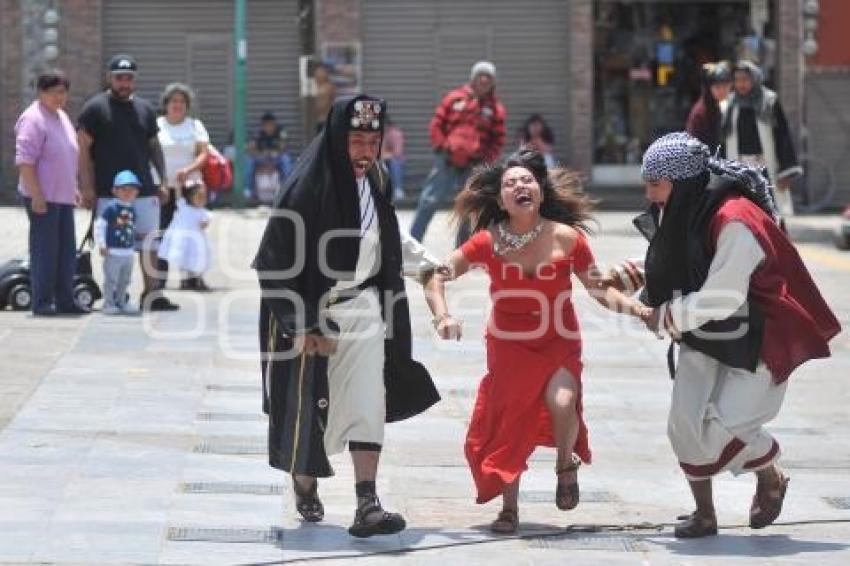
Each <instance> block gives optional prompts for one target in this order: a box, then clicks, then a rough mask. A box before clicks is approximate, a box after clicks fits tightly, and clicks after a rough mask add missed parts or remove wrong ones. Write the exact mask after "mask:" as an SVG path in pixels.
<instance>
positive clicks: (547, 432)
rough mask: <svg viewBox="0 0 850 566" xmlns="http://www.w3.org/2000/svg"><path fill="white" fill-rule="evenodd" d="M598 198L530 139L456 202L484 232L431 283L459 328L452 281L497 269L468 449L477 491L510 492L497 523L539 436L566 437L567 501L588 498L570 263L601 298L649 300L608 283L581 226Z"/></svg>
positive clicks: (507, 511) (561, 461) (455, 330)
mask: <svg viewBox="0 0 850 566" xmlns="http://www.w3.org/2000/svg"><path fill="white" fill-rule="evenodd" d="M589 211H590V201H589V200H588V199H587V197H585V196H583V195H582V193H581V188H580V185H579V183H578V178H577V176H576V175H575V174H573V173H571V172H569V171H567V170H565V169H560V168H554V169H551V170H547V168H546V165H545V162H544V159H543V156H542V155H541V154H540V153H538V152H536V151H534V150H530V149H523V150H520V151H519V152H517V153H516V154H514V155H513V156H511V157H510V158H508V160H507V161H506V162H505V163H504V164H503V165H500V166H494V167H485V168H480V169H478V170H477V171H476V172H474V173H473V175H472V176H471V177H470V179H469V181H468V182H467V184H466V187H465V188H464V190H463V191H462V192H461V194H460V195H459V197H458V199H457V202H456V205H455V212H456V214H457V216H458V217H459V218H461V219H463V218H470V219H471V220H472V223H473V225H474V226H475V231H476V233H475V235H474V236H473V237H472V238H471V239H470V240H469V241H467V242H466V243H465V244H464V245H463V246H462V247H461V248H459V249H457V250H456V251H455V252H454V253H453V254H452V256H451V257H450V259H449V265H450V268H451V275H436V276H435V277H434V279H433V284H432V285H431V287H430V293H428V303H429V306H430V307H431V311H432V312H433V314H434V325H435V327H436V329H437V332H438V333H439V335H440V336H441V337H442V338H444V339H460V334H461V326H460V321H458V320H456V319H455V318H453V317H452V316H451V315H450V314H449V312H448V308H447V305H446V300H445V287H444V281H445V280H447V279H451V278H457V277H460V276H461V275H463V274H464V273H466V272H467V271H468V270H469V269H470V268H471V267H473V266H477V267H483V268H484V269H486V270H487V272H488V274H489V276H490V296H491V299H492V301H493V310H492V315H491V318H490V321H489V322H488V326H487V332H486V344H487V374H486V375H485V376H484V378H483V379H482V381H481V385H480V386H479V390H478V397H477V399H476V402H475V409H474V411H473V414H472V420H471V422H470V425H469V431H468V432H467V437H466V445H465V452H466V458H467V461H468V463H469V466H470V469H471V471H472V476H473V478H474V480H475V485H476V488H477V490H478V497H477V499H476V501H477V502H478V503H485V502H487V501H490V500H491V499H493V498H495V497H497V496H499V495H501V496H502V501H503V508H502V511H501V512H500V513H499V516H498V518H497V519H496V520H495V521H494V522H493V524H492V525H491V528H492V530H493V531H494V532H497V533H503V534H509V533H513V532H516V530H517V528H518V526H519V518H518V509H517V499H518V495H519V480H520V476H521V475H522V473H523V472H524V471H525V470H526V469H527V467H528V466H527V460H528V458H529V456H531V453H532V452H533V451H534V449H535V448H536V447H537V446H549V447H555V448H557V463H556V467H555V473H556V475H557V487H556V492H555V502H556V505H557V506H558V508H559V509H562V510H569V509H573V508H574V507H575V506H576V505H578V502H579V489H578V481H577V470H578V466H579V465H580V464H581V462H586V463H589V462H590V458H591V456H590V446H589V444H588V437H587V427H586V426H585V422H584V419H583V416H582V399H581V391H582V388H581V370H582V363H581V335H580V331H579V325H578V320H577V319H576V315H575V312H574V310H573V304H572V301H571V293H572V283H571V280H570V279H571V278H570V276H571V274H575V275H576V276H577V277H578V279H579V280H580V281H581V282H582V284H583V285H584V286H585V287H586V288H587V289H588V290H589V291H591V295H593V296H594V298H596V299H597V300H598V301H599V302H600V303H601V304H603V305H604V306H606V307H608V308H610V309H612V310H616V311H618V312H628V313H630V314H632V315H634V316H640V314H642V313H644V311H645V307H643V306H642V305H641V304H640V303H638V302H635V301H633V300H632V299H630V298H628V297H626V296H625V295H622V294H621V293H619V291H616V290H615V289H613V288H603V287H602V286H601V285H599V278H598V277H597V276H596V270H595V265H594V260H593V254H592V253H591V251H590V247H589V246H588V243H587V239H586V238H585V235H584V233H585V232H587V231H588V229H587V226H586V223H587V221H588V220H590V215H589Z"/></svg>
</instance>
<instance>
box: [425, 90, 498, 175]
mask: <svg viewBox="0 0 850 566" xmlns="http://www.w3.org/2000/svg"><path fill="white" fill-rule="evenodd" d="M430 133H431V145H432V146H433V147H434V149H435V150H438V151H446V152H448V153H449V156H450V159H451V161H452V163H453V164H454V165H456V166H459V167H465V166H468V165H470V164H471V163H474V162H477V161H486V162H494V161H496V160H497V159H499V156H500V155H501V153H502V148H503V147H504V146H505V107H504V106H502V103H501V102H499V100H498V99H497V98H496V95H495V94H493V93H492V92H491V93H490V94H489V95H488V96H486V97H485V98H483V99H481V100H479V99H477V98H475V94H473V92H472V87H470V86H469V85H468V84H466V85H463V86H461V87H458V88H456V89H455V90H453V91H451V92H450V93H448V94H447V95H446V96H445V97H444V98H443V101H442V102H441V103H440V105H439V106H438V107H437V111H436V113H435V114H434V117H433V118H432V119H431V125H430Z"/></svg>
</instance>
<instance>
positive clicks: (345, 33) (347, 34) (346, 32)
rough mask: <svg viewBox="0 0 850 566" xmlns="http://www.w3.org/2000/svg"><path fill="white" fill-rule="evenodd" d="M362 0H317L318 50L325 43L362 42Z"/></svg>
mask: <svg viewBox="0 0 850 566" xmlns="http://www.w3.org/2000/svg"><path fill="white" fill-rule="evenodd" d="M360 1H361V0H315V2H316V4H315V5H316V49H321V45H322V42H323V41H360Z"/></svg>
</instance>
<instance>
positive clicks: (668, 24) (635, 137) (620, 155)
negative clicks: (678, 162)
mask: <svg viewBox="0 0 850 566" xmlns="http://www.w3.org/2000/svg"><path fill="white" fill-rule="evenodd" d="M753 3H754V4H758V7H757V8H758V9H751V4H750V2H744V1H737V2H733V1H727V2H723V1H715V2H650V1H644V2H640V1H637V2H636V1H609V0H601V1H598V2H596V3H595V4H594V9H595V12H594V21H595V34H594V162H595V163H597V164H638V163H639V162H640V158H641V155H642V154H643V151H644V150H645V149H646V148H647V146H649V144H650V143H652V141H653V140H654V139H656V138H658V137H659V136H661V135H663V134H665V133H667V132H671V131H674V130H680V129H683V128H684V125H685V120H686V119H687V116H688V111H689V110H690V108H691V105H692V104H693V103H694V101H695V100H696V99H697V98H698V97H699V93H700V67H701V66H702V64H703V63H707V62H711V61H718V60H722V59H727V60H733V61H734V60H736V59H738V58H742V57H744V56H746V57H747V58H752V59H754V60H755V61H756V62H758V63H760V64H765V63H767V71H768V73H770V72H771V71H772V65H771V62H772V60H773V57H774V55H773V51H775V42H774V41H773V38H772V37H771V35H772V29H773V25H772V22H771V21H770V17H771V14H772V12H773V10H772V8H773V6H772V4H773V2H770V3H767V2H766V0H754V2H753ZM765 5H767V6H768V9H763V6H765ZM772 79H773V77H772V76H770V74H768V76H767V80H768V82H772Z"/></svg>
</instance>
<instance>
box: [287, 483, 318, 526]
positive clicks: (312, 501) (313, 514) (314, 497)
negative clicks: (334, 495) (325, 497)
mask: <svg viewBox="0 0 850 566" xmlns="http://www.w3.org/2000/svg"><path fill="white" fill-rule="evenodd" d="M292 490H293V491H294V492H295V509H296V510H297V511H298V513H300V514H301V516H302V517H303V518H304V520H305V521H307V522H308V523H318V522H319V521H321V520H322V519H324V518H325V506H324V505H322V500H321V499H319V480H317V479H314V480H313V483H312V485H311V486H310V487H309V488H308V489H307V490H306V491H302V489H301V486H300V485H298V481H297V480H296V479H295V476H292Z"/></svg>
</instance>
